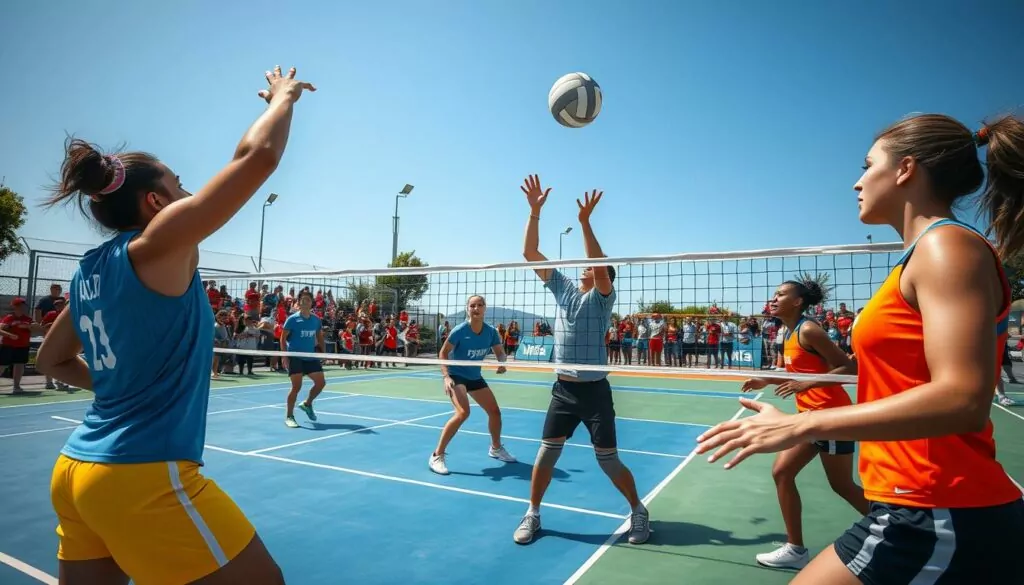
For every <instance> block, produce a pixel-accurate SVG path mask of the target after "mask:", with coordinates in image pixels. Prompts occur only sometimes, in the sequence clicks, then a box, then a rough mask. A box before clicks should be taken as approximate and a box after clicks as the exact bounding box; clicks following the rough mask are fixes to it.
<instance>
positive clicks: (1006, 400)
mask: <svg viewBox="0 0 1024 585" xmlns="http://www.w3.org/2000/svg"><path fill="white" fill-rule="evenodd" d="M996 400H997V401H998V402H999V404H1000V405H1001V406H1013V405H1015V404H1017V403H1016V402H1015V401H1014V400H1013V398H1010V397H1009V396H1007V395H1005V394H1004V395H1002V396H999V397H998V398H996Z"/></svg>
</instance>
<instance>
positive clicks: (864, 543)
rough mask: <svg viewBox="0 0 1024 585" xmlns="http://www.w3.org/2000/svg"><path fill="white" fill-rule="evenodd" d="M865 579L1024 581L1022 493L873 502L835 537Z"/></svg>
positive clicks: (947, 584) (969, 583)
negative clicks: (933, 503)
mask: <svg viewBox="0 0 1024 585" xmlns="http://www.w3.org/2000/svg"><path fill="white" fill-rule="evenodd" d="M834 546H835V551H836V554H837V555H839V559H840V560H842V562H843V563H845V564H846V566H847V568H849V569H850V571H852V572H853V574H854V575H856V576H857V577H858V578H859V579H860V582H861V583H864V584H865V585H909V584H911V583H929V584H934V585H1020V584H1021V583H1024V555H1022V554H1021V551H1024V500H1015V501H1013V502H1010V503H1009V504H1003V505H1001V506H992V507H987V508H953V509H947V508H907V507H902V506H893V505H889V504H881V503H878V502H872V503H871V509H870V510H869V512H868V515H867V516H865V517H864V519H862V520H861V521H860V522H858V523H856V524H854V525H853V526H852V527H851V528H850V529H849V530H847V531H846V532H845V533H844V534H843V535H842V536H840V537H839V538H838V539H837V540H836V541H835V544H834Z"/></svg>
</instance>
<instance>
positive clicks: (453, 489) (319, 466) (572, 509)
mask: <svg viewBox="0 0 1024 585" xmlns="http://www.w3.org/2000/svg"><path fill="white" fill-rule="evenodd" d="M206 448H207V449H210V450H211V451H220V452H222V453H230V454H232V455H240V456H242V457H259V458H260V459H269V460H270V461H278V462H280V463H291V464H293V465H304V466H306V467H315V468H317V469H326V470H329V471H340V472H342V473H351V474H353V475H360V476H363V477H372V478H374V479H384V480H387V481H395V482H398V483H405V484H410V485H418V486H421V487H429V488H434V489H439V490H444V491H448V492H456V493H460V494H467V495H471V496H480V497H483V498H491V499H494V500H504V501H506V502H518V503H520V504H527V505H529V503H530V500H529V499H527V498H515V497H512V496H503V495H501V494H493V493H491V492H481V491H477V490H468V489H465V488H459V487H455V486H450V485H444V484H439V483H430V482H429V481H420V480H418V479H409V478H406V477H397V476H393V475H384V474H382V473H373V472H370V471H361V470H359V469H349V468H347V467H339V466H337V465H326V464H324V463H313V462H312V461H302V460H301V459H289V458H287V457H278V456H277V455H266V454H263V453H254V452H251V451H250V452H245V451H235V450H234V449H225V448H223V447H217V446H215V445H206ZM541 506H543V507H545V508H553V509H556V510H564V511H566V512H578V513H580V514H589V515H591V516H601V517H603V518H614V519H616V520H621V519H622V514H612V513H610V512H600V511H598V510H588V509H586V508H577V507H575V506H563V505H561V504H549V503H547V502H544V503H542V504H541Z"/></svg>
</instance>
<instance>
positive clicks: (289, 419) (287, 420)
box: [284, 416, 299, 429]
mask: <svg viewBox="0 0 1024 585" xmlns="http://www.w3.org/2000/svg"><path fill="white" fill-rule="evenodd" d="M284 426H286V427H288V428H290V429H297V428H299V423H297V422H295V417H294V416H286V417H284Z"/></svg>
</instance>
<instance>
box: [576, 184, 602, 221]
mask: <svg viewBox="0 0 1024 585" xmlns="http://www.w3.org/2000/svg"><path fill="white" fill-rule="evenodd" d="M602 195H604V191H598V190H597V189H594V192H593V193H586V192H584V193H583V201H580V200H579V199H577V200H576V205H579V206H580V215H579V219H580V223H587V222H588V221H590V214H591V213H594V208H595V207H597V203H598V202H599V201H601V196H602Z"/></svg>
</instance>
